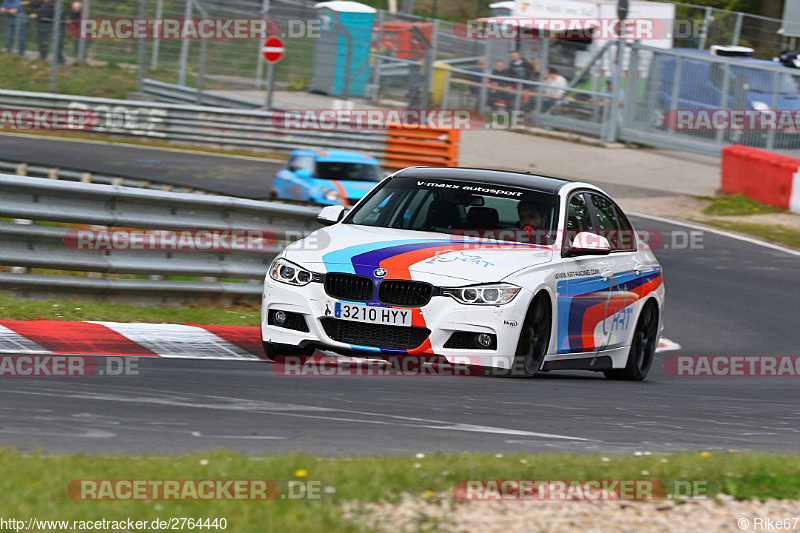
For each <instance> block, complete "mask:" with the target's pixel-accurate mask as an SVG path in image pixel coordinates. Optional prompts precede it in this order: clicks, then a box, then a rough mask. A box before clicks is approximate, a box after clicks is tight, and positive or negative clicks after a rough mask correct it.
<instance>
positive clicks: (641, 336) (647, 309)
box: [603, 300, 658, 381]
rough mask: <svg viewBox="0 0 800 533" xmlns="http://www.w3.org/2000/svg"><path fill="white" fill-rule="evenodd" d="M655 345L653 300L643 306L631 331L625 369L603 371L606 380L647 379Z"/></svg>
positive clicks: (655, 317)
mask: <svg viewBox="0 0 800 533" xmlns="http://www.w3.org/2000/svg"><path fill="white" fill-rule="evenodd" d="M657 345H658V306H657V305H656V303H655V302H654V301H653V300H649V301H648V302H647V303H646V304H644V307H643V308H642V312H641V313H640V314H639V319H638V320H637V321H636V329H635V330H634V331H633V340H632V341H631V349H630V351H629V352H628V361H627V363H626V364H625V368H615V369H613V370H605V371H604V372H603V374H605V376H606V377H607V378H608V379H614V380H627V381H642V380H643V379H644V378H646V377H647V374H648V372H650V367H651V366H652V365H653V359H654V358H655V354H656V346H657Z"/></svg>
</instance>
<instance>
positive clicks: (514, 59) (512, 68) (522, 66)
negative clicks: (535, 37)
mask: <svg viewBox="0 0 800 533" xmlns="http://www.w3.org/2000/svg"><path fill="white" fill-rule="evenodd" d="M533 72H534V71H533V65H531V64H530V63H529V62H528V61H525V59H523V58H522V55H520V53H519V52H517V51H516V50H515V51H513V52H511V62H509V64H508V73H509V75H510V77H512V78H519V79H521V80H530V79H532V78H533Z"/></svg>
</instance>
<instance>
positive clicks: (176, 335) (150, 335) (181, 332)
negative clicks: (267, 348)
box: [92, 322, 258, 360]
mask: <svg viewBox="0 0 800 533" xmlns="http://www.w3.org/2000/svg"><path fill="white" fill-rule="evenodd" d="M92 323H93V324H101V325H103V326H105V327H107V328H109V329H111V330H113V331H115V332H117V333H119V334H120V335H122V336H123V337H126V338H128V339H129V340H131V341H132V342H135V343H136V344H139V345H141V346H144V347H145V348H147V349H148V350H150V351H151V352H153V353H156V354H158V355H159V356H161V357H176V358H189V359H247V360H252V359H258V358H257V357H256V356H255V355H253V354H251V353H249V352H246V351H244V350H242V349H241V348H239V347H238V346H236V345H234V344H231V343H229V342H227V341H225V340H223V339H221V338H220V337H218V336H216V335H214V334H213V333H211V332H210V331H208V330H205V329H203V328H198V327H195V326H184V325H181V324H127V323H122V322H92Z"/></svg>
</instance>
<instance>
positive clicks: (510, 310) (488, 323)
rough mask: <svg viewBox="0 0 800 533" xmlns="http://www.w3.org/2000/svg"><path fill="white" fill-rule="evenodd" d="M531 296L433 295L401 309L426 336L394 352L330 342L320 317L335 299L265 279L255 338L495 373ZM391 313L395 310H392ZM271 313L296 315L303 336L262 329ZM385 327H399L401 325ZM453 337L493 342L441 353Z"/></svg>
mask: <svg viewBox="0 0 800 533" xmlns="http://www.w3.org/2000/svg"><path fill="white" fill-rule="evenodd" d="M532 296H533V295H532V294H531V293H530V291H527V290H526V289H524V288H523V289H522V290H520V292H519V294H517V296H516V297H515V298H514V299H513V300H512V301H511V302H509V303H507V304H505V305H497V306H482V305H465V304H461V303H459V302H457V301H456V300H454V299H453V298H451V297H449V296H434V297H432V298H431V300H430V302H428V304H426V305H425V306H422V307H418V308H403V309H411V310H412V313H413V323H412V326H415V327H423V328H426V329H428V330H430V333H429V335H428V336H427V339H426V340H425V341H424V342H423V343H422V344H420V345H419V346H417V347H411V348H409V349H398V348H387V347H386V346H373V345H371V344H379V343H376V342H371V340H374V338H373V339H370V338H368V337H365V338H364V339H363V341H361V342H359V343H358V344H350V343H345V342H339V341H337V340H334V339H332V338H331V337H330V336H328V334H327V333H326V331H325V328H324V327H323V324H322V319H325V318H326V314H325V313H326V307H327V308H328V309H330V307H331V306H332V303H333V302H335V301H337V300H336V299H335V298H332V297H330V296H328V295H327V294H326V293H325V289H324V286H323V284H322V283H317V282H312V283H309V284H308V285H305V286H303V287H296V286H293V285H288V284H285V283H280V282H277V281H274V280H273V279H271V278H270V277H269V276H267V278H266V279H265V282H264V293H263V295H262V298H263V300H262V309H261V336H262V339H263V341H264V342H267V343H276V344H285V345H290V346H307V345H312V346H315V347H318V348H320V349H323V350H330V351H333V352H340V353H345V354H351V353H361V354H364V355H367V356H368V355H381V356H385V355H400V356H402V355H412V356H415V355H438V356H442V357H445V358H446V359H447V360H448V361H449V362H454V363H465V362H469V363H474V364H480V365H483V366H492V367H496V368H510V367H511V364H512V361H513V359H514V354H515V352H516V349H517V342H518V340H519V333H520V329H521V327H522V323H523V321H524V319H525V314H526V312H527V310H528V304H529V303H530V300H531V298H532ZM394 308H399V307H397V306H394ZM272 310H275V311H278V310H280V311H286V312H292V313H298V314H300V315H302V316H303V318H304V319H305V321H306V324H307V326H308V330H309V331H308V332H303V331H298V330H294V329H288V328H285V327H280V326H276V325H270V324H268V316H269V315H268V314H269V312H270V311H272ZM328 318H329V319H330V317H328ZM391 327H393V328H403V326H391ZM455 332H469V333H473V334H479V333H489V334H493V335H495V336H496V343H495V346H494V347H493V348H492V349H484V348H477V347H472V348H451V347H447V348H445V344H447V342H448V340H449V339H450V338H451V336H452V335H453V333H455Z"/></svg>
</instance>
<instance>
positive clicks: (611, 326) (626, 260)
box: [586, 192, 641, 349]
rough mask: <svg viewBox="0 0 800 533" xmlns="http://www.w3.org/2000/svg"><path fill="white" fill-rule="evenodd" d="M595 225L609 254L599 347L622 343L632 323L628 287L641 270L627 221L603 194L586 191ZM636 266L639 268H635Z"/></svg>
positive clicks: (633, 306) (633, 299) (631, 305)
mask: <svg viewBox="0 0 800 533" xmlns="http://www.w3.org/2000/svg"><path fill="white" fill-rule="evenodd" d="M586 195H587V196H588V198H589V200H590V203H591V207H592V215H593V220H594V224H595V227H596V228H597V229H598V230H599V234H600V235H602V236H603V237H605V238H606V239H608V243H609V244H610V245H611V253H610V254H608V256H607V257H606V260H607V266H608V271H610V273H611V277H610V278H609V282H610V283H609V298H608V307H607V309H606V313H605V317H604V328H603V329H604V332H605V334H606V338H605V342H604V343H603V344H604V345H603V347H602V348H601V349H613V348H618V347H620V346H623V345H624V344H625V343H626V340H627V339H628V337H629V336H630V332H631V331H632V327H633V325H634V322H635V309H634V308H635V305H634V304H635V303H636V298H635V297H634V296H632V293H631V292H630V291H629V290H628V288H629V286H632V285H633V284H634V283H635V280H636V278H637V277H638V275H639V273H640V272H641V268H640V265H639V264H638V259H637V255H636V249H635V240H634V238H633V237H634V236H633V235H632V233H633V230H632V228H631V225H630V222H628V219H627V217H625V215H624V213H622V211H621V210H620V209H619V208H618V207H617V206H616V204H614V202H613V201H611V199H610V198H608V197H607V196H605V195H602V194H600V193H594V192H592V193H587V194H586ZM637 269H638V270H637Z"/></svg>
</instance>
